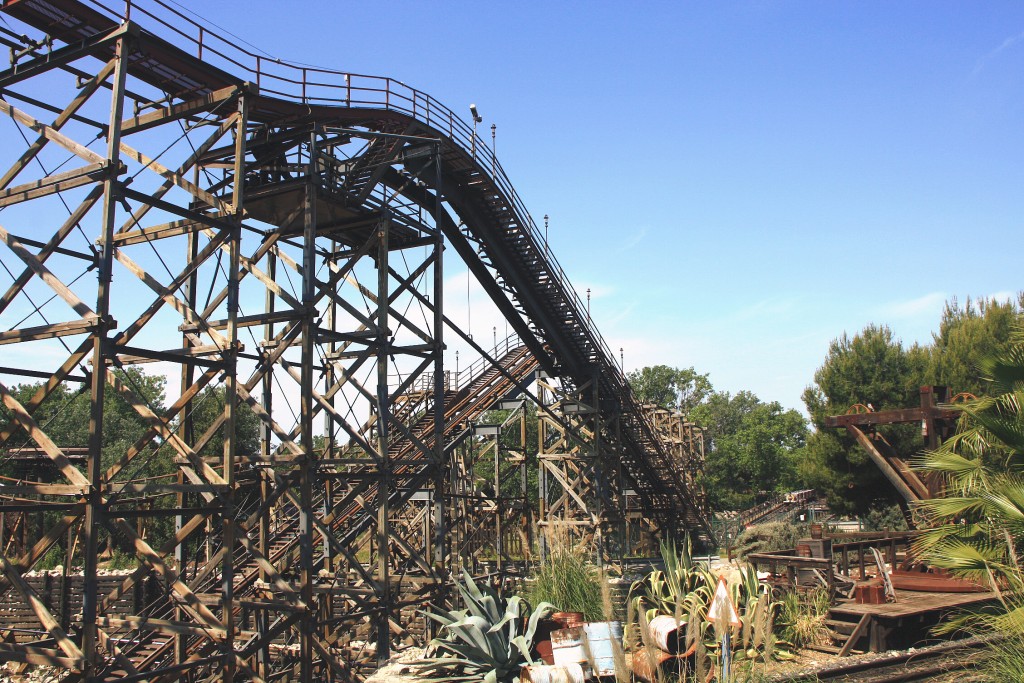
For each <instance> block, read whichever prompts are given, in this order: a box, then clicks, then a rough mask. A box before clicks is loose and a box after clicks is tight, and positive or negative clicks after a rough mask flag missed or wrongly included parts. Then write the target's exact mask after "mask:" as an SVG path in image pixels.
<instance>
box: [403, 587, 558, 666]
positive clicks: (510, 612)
mask: <svg viewBox="0 0 1024 683" xmlns="http://www.w3.org/2000/svg"><path fill="white" fill-rule="evenodd" d="M456 587H457V588H458V590H459V594H460V595H461V596H462V600H463V602H464V603H465V605H466V609H463V610H456V611H447V610H442V611H439V612H427V613H426V615H427V616H428V617H430V618H431V619H433V620H434V621H436V622H438V623H439V624H441V632H440V634H439V635H438V637H437V638H434V639H433V640H431V641H430V644H429V645H428V646H427V653H426V656H425V658H424V659H422V660H420V661H418V662H416V663H415V666H416V667H417V668H418V669H419V670H420V672H421V675H422V676H425V678H424V680H427V681H438V682H439V681H482V682H483V683H511V682H512V681H514V680H516V679H517V677H518V676H519V670H520V668H521V667H522V666H523V665H524V664H533V659H532V658H531V657H530V648H531V646H532V644H533V636H534V633H536V631H537V623H538V622H539V621H540V620H541V619H543V618H544V617H546V616H548V615H550V614H551V613H552V612H554V611H555V606H554V605H552V604H551V603H547V602H544V603H541V604H539V605H537V607H536V609H534V610H533V611H532V613H531V611H530V605H529V603H528V602H527V601H526V600H524V599H523V598H522V597H520V596H518V595H513V596H512V597H510V598H508V599H506V598H504V597H502V596H501V595H500V594H499V593H498V592H497V591H495V590H494V589H492V588H490V587H489V586H486V585H483V586H482V585H479V584H477V583H476V582H475V581H473V577H471V576H470V575H469V573H468V572H466V571H465V570H463V571H462V582H458V581H457V582H456ZM527 614H529V615H530V616H529V619H527V618H526V615H527Z"/></svg>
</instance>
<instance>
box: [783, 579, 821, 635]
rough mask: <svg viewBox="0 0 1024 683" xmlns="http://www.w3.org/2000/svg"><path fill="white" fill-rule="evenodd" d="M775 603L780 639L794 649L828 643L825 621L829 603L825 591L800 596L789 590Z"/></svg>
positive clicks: (815, 590)
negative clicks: (776, 604) (777, 609)
mask: <svg viewBox="0 0 1024 683" xmlns="http://www.w3.org/2000/svg"><path fill="white" fill-rule="evenodd" d="M779 602H780V605H779V616H778V624H779V635H781V636H782V638H783V639H784V640H787V641H789V642H790V643H792V644H793V645H794V646H796V647H805V646H807V645H814V644H824V643H827V642H828V641H829V635H828V633H829V631H828V626H827V625H826V624H825V620H826V619H827V618H828V611H829V608H830V607H831V603H832V601H831V600H830V598H829V594H828V590H827V589H825V588H821V587H819V588H815V589H814V590H811V591H807V592H803V593H801V592H799V591H795V590H794V591H789V592H787V593H786V594H785V595H783V596H782V599H781V600H780V601H779Z"/></svg>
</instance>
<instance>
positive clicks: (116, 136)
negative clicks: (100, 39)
mask: <svg viewBox="0 0 1024 683" xmlns="http://www.w3.org/2000/svg"><path fill="white" fill-rule="evenodd" d="M129 49H130V46H129V38H128V37H127V36H122V37H121V38H120V39H119V40H118V41H117V47H116V52H115V58H114V59H115V64H114V74H113V78H112V83H111V101H110V119H109V122H110V123H109V127H108V128H107V154H106V163H107V167H106V177H105V179H104V181H103V216H102V231H103V232H102V234H101V236H100V258H99V264H98V265H99V268H98V273H97V280H98V288H97V294H96V314H97V315H98V316H99V323H98V327H97V328H96V329H95V330H94V331H93V336H92V339H93V347H92V377H91V381H90V387H89V389H90V408H89V462H88V474H87V477H88V479H89V493H88V495H87V496H86V505H85V515H84V526H83V529H82V533H83V536H84V543H83V558H84V564H85V566H84V572H83V573H84V579H85V585H84V586H83V594H82V653H83V654H84V655H85V666H84V677H85V678H86V680H88V679H89V677H90V676H92V674H93V672H94V671H95V669H96V667H97V666H98V665H99V663H100V656H99V653H98V652H97V645H98V639H99V634H98V632H97V627H96V618H97V616H98V615H97V612H96V610H97V605H98V601H99V587H98V584H97V557H96V556H97V554H98V552H99V538H98V536H97V531H98V530H99V528H100V526H101V525H102V521H103V515H104V510H103V507H104V497H103V396H104V391H105V388H106V384H107V358H108V357H109V356H110V355H111V352H110V350H109V349H108V345H109V342H108V340H107V334H108V332H109V330H108V327H109V325H110V310H111V307H110V292H111V280H112V278H113V261H114V245H113V236H114V225H115V222H116V218H117V205H118V202H119V201H120V191H119V187H120V186H119V183H118V180H117V173H118V172H119V170H120V166H121V163H120V161H121V121H122V119H123V118H124V116H123V113H124V98H125V77H126V71H127V63H128V51H129Z"/></svg>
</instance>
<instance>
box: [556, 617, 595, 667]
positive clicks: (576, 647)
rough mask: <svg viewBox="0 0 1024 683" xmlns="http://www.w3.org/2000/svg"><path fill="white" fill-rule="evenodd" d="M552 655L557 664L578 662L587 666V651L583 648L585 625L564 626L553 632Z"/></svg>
mask: <svg viewBox="0 0 1024 683" xmlns="http://www.w3.org/2000/svg"><path fill="white" fill-rule="evenodd" d="M551 657H552V659H554V660H555V666H565V665H566V664H578V665H579V666H581V667H586V666H587V653H586V651H585V650H584V649H583V627H582V626H577V627H576V628H562V629H559V630H557V631H552V632H551Z"/></svg>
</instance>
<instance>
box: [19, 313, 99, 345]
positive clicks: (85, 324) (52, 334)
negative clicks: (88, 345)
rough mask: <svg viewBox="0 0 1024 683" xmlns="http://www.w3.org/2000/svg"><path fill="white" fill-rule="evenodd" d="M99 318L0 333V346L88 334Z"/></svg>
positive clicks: (94, 316) (91, 317)
mask: <svg viewBox="0 0 1024 683" xmlns="http://www.w3.org/2000/svg"><path fill="white" fill-rule="evenodd" d="M98 322H99V318H98V317H97V316H96V315H90V316H88V317H86V318H83V319H81V320H71V321H69V322H64V323H54V324H52V325H40V326H39V327H22V328H20V329H17V330H6V331H4V332H0V345H3V344H20V343H21V342H26V341H38V340H40V339H54V338H56V337H70V336H73V335H76V334H89V333H91V332H92V331H93V330H95V329H96V325H97V323H98Z"/></svg>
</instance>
